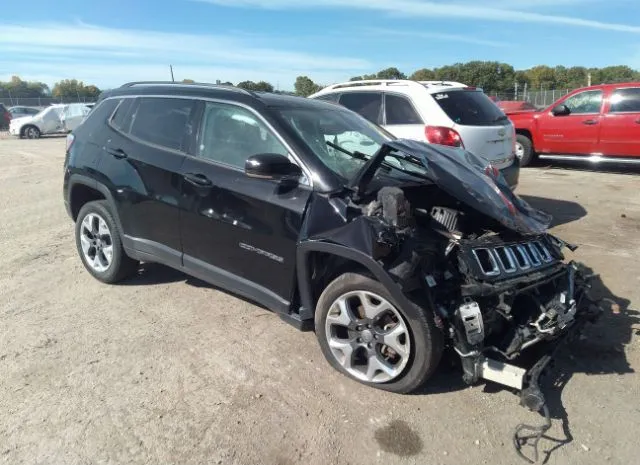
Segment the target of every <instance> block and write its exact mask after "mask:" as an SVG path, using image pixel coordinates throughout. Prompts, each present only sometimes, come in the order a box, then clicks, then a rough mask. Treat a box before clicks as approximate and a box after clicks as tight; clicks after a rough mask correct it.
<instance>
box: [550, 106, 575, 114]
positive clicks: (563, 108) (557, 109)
mask: <svg viewBox="0 0 640 465" xmlns="http://www.w3.org/2000/svg"><path fill="white" fill-rule="evenodd" d="M551 113H553V116H565V115H568V114H570V113H571V110H570V109H569V107H568V106H566V105H564V104H561V105H558V106H557V107H555V108H554V109H553V110H551Z"/></svg>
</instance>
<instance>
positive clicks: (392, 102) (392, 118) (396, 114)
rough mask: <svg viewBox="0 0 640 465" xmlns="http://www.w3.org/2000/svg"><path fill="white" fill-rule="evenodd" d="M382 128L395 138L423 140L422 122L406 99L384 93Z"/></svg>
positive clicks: (399, 95) (401, 96) (398, 95)
mask: <svg viewBox="0 0 640 465" xmlns="http://www.w3.org/2000/svg"><path fill="white" fill-rule="evenodd" d="M384 128H385V129H386V130H387V131H389V132H390V133H391V134H393V135H394V136H396V137H399V138H404V139H414V140H421V141H424V140H425V127H424V121H423V120H422V118H421V117H420V115H419V114H418V112H417V111H416V109H415V107H414V106H413V103H411V100H409V98H408V97H406V96H404V95H401V94H393V93H389V92H385V94H384Z"/></svg>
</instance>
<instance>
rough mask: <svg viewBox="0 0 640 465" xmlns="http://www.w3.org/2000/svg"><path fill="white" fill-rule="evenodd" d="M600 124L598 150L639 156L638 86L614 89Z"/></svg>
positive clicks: (614, 154) (611, 153)
mask: <svg viewBox="0 0 640 465" xmlns="http://www.w3.org/2000/svg"><path fill="white" fill-rule="evenodd" d="M601 124H602V128H601V129H600V146H599V148H598V152H601V153H602V154H603V155H608V156H623V157H640V86H639V87H627V88H621V89H615V90H614V91H613V93H612V94H611V96H610V97H609V103H608V108H607V109H606V110H605V114H604V115H603V117H602V123H601Z"/></svg>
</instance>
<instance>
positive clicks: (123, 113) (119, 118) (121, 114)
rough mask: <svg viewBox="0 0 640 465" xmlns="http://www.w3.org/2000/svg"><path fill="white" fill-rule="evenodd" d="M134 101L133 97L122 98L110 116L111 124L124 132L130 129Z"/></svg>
mask: <svg viewBox="0 0 640 465" xmlns="http://www.w3.org/2000/svg"><path fill="white" fill-rule="evenodd" d="M134 102H135V99H132V98H125V99H122V100H121V101H120V105H118V108H117V109H116V112H115V114H114V115H113V116H112V118H111V124H112V125H113V126H114V127H116V128H117V129H120V130H121V131H122V132H124V133H129V129H131V110H132V109H133V103H134Z"/></svg>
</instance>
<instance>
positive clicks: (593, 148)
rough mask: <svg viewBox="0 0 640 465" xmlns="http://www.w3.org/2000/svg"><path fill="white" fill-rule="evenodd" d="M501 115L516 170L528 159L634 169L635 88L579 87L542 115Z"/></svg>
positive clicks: (638, 93)
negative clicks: (512, 137)
mask: <svg viewBox="0 0 640 465" xmlns="http://www.w3.org/2000/svg"><path fill="white" fill-rule="evenodd" d="M507 115H508V116H509V118H510V119H511V121H512V122H513V124H514V126H515V128H516V155H517V156H518V158H520V165H521V166H526V165H527V164H529V163H531V161H532V160H533V159H534V157H540V158H547V159H556V160H576V159H577V160H585V161H590V162H594V163H598V162H616V163H634V164H640V82H632V83H624V84H602V85H597V86H591V87H585V88H582V89H578V90H574V91H573V92H571V93H569V94H568V95H566V96H565V97H563V98H561V99H559V100H557V101H556V102H555V103H554V104H553V105H551V106H550V107H548V108H545V109H544V110H540V111H524V112H522V111H519V112H514V113H510V112H507Z"/></svg>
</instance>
